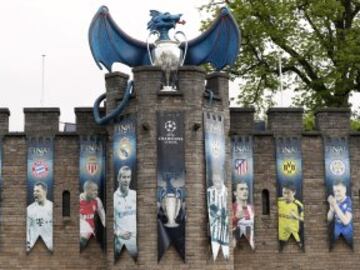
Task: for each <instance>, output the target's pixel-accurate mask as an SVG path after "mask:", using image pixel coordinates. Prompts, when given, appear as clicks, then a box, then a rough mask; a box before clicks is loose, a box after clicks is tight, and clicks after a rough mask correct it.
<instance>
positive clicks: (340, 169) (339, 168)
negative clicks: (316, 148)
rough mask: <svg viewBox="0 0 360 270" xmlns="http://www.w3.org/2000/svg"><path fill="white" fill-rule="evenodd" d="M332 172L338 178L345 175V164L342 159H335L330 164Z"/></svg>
mask: <svg viewBox="0 0 360 270" xmlns="http://www.w3.org/2000/svg"><path fill="white" fill-rule="evenodd" d="M330 171H331V173H332V174H334V175H336V176H341V175H343V174H344V173H345V164H344V162H343V161H342V160H340V159H335V160H333V161H331V163H330Z"/></svg>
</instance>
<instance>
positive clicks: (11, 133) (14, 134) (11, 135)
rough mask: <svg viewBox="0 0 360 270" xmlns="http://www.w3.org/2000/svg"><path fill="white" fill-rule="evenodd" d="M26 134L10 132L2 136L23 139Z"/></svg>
mask: <svg viewBox="0 0 360 270" xmlns="http://www.w3.org/2000/svg"><path fill="white" fill-rule="evenodd" d="M25 136H26V133H25V132H23V131H11V132H8V133H5V134H4V137H25Z"/></svg>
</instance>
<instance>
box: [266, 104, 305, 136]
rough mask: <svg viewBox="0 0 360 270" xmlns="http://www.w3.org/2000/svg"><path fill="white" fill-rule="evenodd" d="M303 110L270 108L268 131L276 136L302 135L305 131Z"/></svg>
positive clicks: (268, 112)
mask: <svg viewBox="0 0 360 270" xmlns="http://www.w3.org/2000/svg"><path fill="white" fill-rule="evenodd" d="M303 113H304V109H303V108H270V109H269V110H268V111H267V115H268V129H269V130H270V131H272V132H273V133H274V135H275V136H276V135H278V134H279V135H283V136H284V135H286V136H292V135H300V134H301V133H302V131H303Z"/></svg>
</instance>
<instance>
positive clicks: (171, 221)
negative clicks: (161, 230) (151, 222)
mask: <svg viewBox="0 0 360 270" xmlns="http://www.w3.org/2000/svg"><path fill="white" fill-rule="evenodd" d="M161 203H162V208H163V210H164V213H165V215H166V217H167V219H168V221H167V223H166V224H164V226H165V227H168V228H175V227H178V226H179V224H178V223H176V217H177V216H178V215H179V212H180V209H181V199H180V198H177V197H176V195H175V194H174V193H168V194H166V196H165V197H164V198H163V200H162V202H161Z"/></svg>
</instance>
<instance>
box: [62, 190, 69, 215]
mask: <svg viewBox="0 0 360 270" xmlns="http://www.w3.org/2000/svg"><path fill="white" fill-rule="evenodd" d="M62 211H63V212H62V213H63V217H70V192H69V191H68V190H65V191H64V192H63V194H62Z"/></svg>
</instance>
